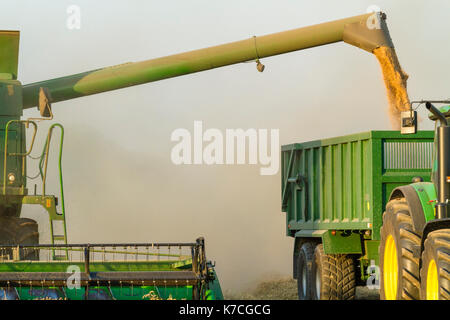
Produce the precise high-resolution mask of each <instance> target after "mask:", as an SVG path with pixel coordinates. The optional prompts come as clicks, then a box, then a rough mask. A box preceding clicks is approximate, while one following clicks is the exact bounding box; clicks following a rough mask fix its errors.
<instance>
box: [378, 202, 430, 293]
mask: <svg viewBox="0 0 450 320" xmlns="http://www.w3.org/2000/svg"><path fill="white" fill-rule="evenodd" d="M409 210H410V209H409V206H408V203H407V201H406V199H404V198H400V199H392V200H390V201H389V202H388V203H387V205H386V211H385V212H384V214H383V226H382V227H381V231H380V233H381V241H380V247H379V257H380V298H381V299H382V300H418V299H420V280H419V279H420V273H419V257H417V256H415V255H414V250H415V248H420V241H421V237H420V235H418V234H417V233H416V232H415V231H414V227H413V222H412V218H411V214H410V211H409Z"/></svg>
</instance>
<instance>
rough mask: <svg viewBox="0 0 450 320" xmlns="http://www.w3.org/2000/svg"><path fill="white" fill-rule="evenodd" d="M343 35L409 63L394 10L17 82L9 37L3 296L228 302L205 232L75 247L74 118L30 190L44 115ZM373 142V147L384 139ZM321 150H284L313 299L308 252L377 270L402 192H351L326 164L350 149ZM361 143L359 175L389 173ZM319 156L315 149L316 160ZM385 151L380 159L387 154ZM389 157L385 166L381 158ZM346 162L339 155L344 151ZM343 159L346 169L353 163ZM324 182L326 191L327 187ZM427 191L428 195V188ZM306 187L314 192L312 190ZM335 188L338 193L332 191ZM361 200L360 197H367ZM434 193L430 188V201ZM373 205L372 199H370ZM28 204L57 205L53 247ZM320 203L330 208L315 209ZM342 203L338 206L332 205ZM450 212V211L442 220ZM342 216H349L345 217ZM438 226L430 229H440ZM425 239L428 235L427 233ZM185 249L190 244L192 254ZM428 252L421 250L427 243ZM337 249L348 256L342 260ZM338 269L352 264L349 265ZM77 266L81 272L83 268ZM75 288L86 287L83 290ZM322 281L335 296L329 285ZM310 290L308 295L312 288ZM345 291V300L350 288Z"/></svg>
mask: <svg viewBox="0 0 450 320" xmlns="http://www.w3.org/2000/svg"><path fill="white" fill-rule="evenodd" d="M339 41H345V42H346V43H349V44H352V45H354V46H356V47H359V48H362V49H364V50H366V51H369V52H374V51H375V50H377V49H378V48H385V49H388V50H391V49H392V52H393V56H392V58H394V60H395V61H396V60H397V58H396V56H395V51H393V45H392V42H391V40H390V37H389V34H388V31H387V27H386V24H385V15H384V14H383V13H370V14H365V15H360V16H355V17H351V18H346V19H341V20H336V21H332V22H327V23H323V24H319V25H315V26H310V27H304V28H299V29H294V30H290V31H285V32H280V33H275V34H271V35H266V36H261V37H252V38H250V39H247V40H242V41H237V42H232V43H228V44H223V45H219V46H215V47H209V48H205V49H201V50H196V51H191V52H186V53H181V54H176V55H171V56H167V57H162V58H157V59H152V60H147V61H143V62H137V63H126V64H122V65H118V66H113V67H108V68H104V69H98V70H93V71H89V72H84V73H80V74H76V75H71V76H66V77H62V78H57V79H52V80H47V81H42V82H37V83H32V84H28V85H22V84H21V83H20V82H19V81H17V70H18V48H19V32H17V31H2V32H0V48H1V50H0V127H1V128H2V129H1V130H0V135H1V136H0V143H1V146H2V152H3V156H2V157H1V159H2V161H1V162H0V164H1V166H2V167H3V174H2V175H1V184H2V194H1V196H0V216H1V217H0V230H1V231H0V247H1V249H0V251H1V262H0V287H2V288H3V293H0V294H3V298H7V299H36V298H40V299H45V298H54V299H146V298H151V299H169V298H174V299H221V298H223V297H222V293H221V290H220V285H219V283H218V280H217V276H216V274H215V271H214V268H213V266H212V265H211V264H210V263H209V262H208V261H207V260H206V256H205V246H204V241H203V239H198V240H197V241H196V242H195V243H180V244H178V243H177V244H167V243H166V244H162V243H160V244H157V243H154V244H152V243H146V244H84V245H83V244H67V231H66V225H65V215H66V213H65V210H64V193H63V183H62V171H61V159H62V142H63V136H64V131H63V127H62V125H60V124H53V125H51V126H50V129H49V132H48V136H47V141H46V143H45V145H44V150H43V152H42V155H41V156H40V157H39V158H38V159H39V168H40V177H41V179H42V193H41V194H40V195H38V194H37V190H36V187H35V188H34V193H33V195H29V192H28V189H27V187H26V182H27V181H26V158H27V157H29V156H30V153H31V151H32V148H33V144H34V140H35V136H36V131H37V122H38V121H41V120H51V119H53V111H52V108H51V104H52V103H56V102H59V101H65V100H69V99H74V98H77V97H82V96H87V95H92V94H96V93H101V92H107V91H111V90H116V89H120V88H125V87H129V86H134V85H139V84H144V83H148V82H152V81H159V80H163V79H167V78H171V77H177V76H181V75H185V74H190V73H194V72H200V71H205V70H209V69H213V68H218V67H222V66H227V65H231V64H236V63H241V62H247V61H255V62H256V65H257V69H258V71H260V72H262V71H263V70H264V65H263V64H262V63H261V62H260V59H261V58H264V57H269V56H274V55H278V54H282V53H287V52H292V51H297V50H302V49H306V48H311V47H315V46H320V45H325V44H330V43H335V42H339ZM35 106H37V107H38V110H39V111H40V115H41V117H40V118H28V119H22V115H23V110H26V109H29V108H33V107H35ZM55 128H59V129H60V133H61V140H60V141H61V143H60V149H59V176H60V190H61V193H60V195H59V198H57V197H56V196H55V195H48V194H47V193H46V177H47V164H48V157H49V152H50V141H51V137H52V133H53V130H54V129H55ZM27 130H33V135H32V137H33V138H32V141H31V142H30V143H29V146H27V144H26V141H25V135H26V131H27ZM359 137H360V139H361V141H362V140H364V139H366V140H367V139H368V138H369V137H371V135H370V134H368V135H360V136H359ZM389 137H391V138H392V139H393V140H392V143H394V144H395V143H398V142H401V141H403V140H402V139H401V138H400V136H398V135H397V134H396V133H392V134H391V135H389ZM410 137H411V138H410V139H412V140H411V141H422V140H423V139H428V140H427V141H432V137H431V135H430V134H428V133H422V134H418V135H415V136H414V135H411V136H410ZM384 138H385V137H384ZM384 138H383V137H380V139H378V140H376V141H377V142H376V144H375V146H376V147H378V149H377V150H378V151H380V150H381V149H380V148H381V146H382V145H383V143H384V140H382V139H384ZM366 140H364V141H366ZM352 141H353V140H352ZM369 141H371V142H370V143H372V140H369ZM329 142H330V145H331V146H335V145H337V144H339V141H338V140H330V141H329ZM372 145H373V143H372V144H370V146H372ZM311 148H312V149H311V150H315V151H314V152H310V153H307V152H303V151H302V150H303V149H304V146H303V145H299V144H295V145H292V146H288V147H284V149H283V154H282V156H283V164H284V168H283V208H284V209H285V210H287V212H288V214H287V217H288V219H287V221H288V227H287V230H288V234H289V235H291V236H295V237H296V242H295V243H296V246H295V251H294V257H295V258H294V264H295V266H296V269H295V270H298V268H300V269H299V270H300V271H299V272H296V274H295V275H296V277H298V276H299V275H300V276H299V288H300V289H302V288H306V292H307V293H306V294H305V297H307V298H308V297H310V295H309V292H310V291H311V290H312V289H311V283H312V282H311V281H312V280H311V279H312V278H311V270H309V269H308V268H309V267H308V268H306V269H305V270H306V271H305V272H303V271H302V270H303V269H302V268H301V267H302V266H304V265H305V264H303V262H304V260H302V259H301V257H302V252H306V258H307V262H308V263H307V264H306V265H307V266H310V265H312V266H313V269H314V266H315V264H311V263H310V262H311V255H312V251H313V250H314V247H316V248H322V247H321V246H319V245H318V244H319V243H320V242H321V241H322V240H323V241H324V244H325V246H324V250H325V253H323V254H322V255H321V256H320V257H321V258H322V259H328V260H327V261H331V260H332V259H335V258H333V257H337V258H336V259H335V260H336V261H338V262H339V263H340V262H343V263H345V264H348V263H350V262H349V261H350V260H348V259H344V258H340V257H347V256H346V255H343V254H353V255H355V256H356V257H359V260H358V261H359V262H360V264H361V266H366V264H367V262H368V261H369V259H372V258H373V259H375V258H374V257H375V256H376V254H375V252H376V250H377V247H378V242H377V241H378V240H379V228H380V227H381V210H382V208H383V206H384V205H383V201H382V197H383V195H386V194H387V193H389V192H390V190H391V189H393V186H392V185H391V186H390V187H389V188H390V189H389V188H387V189H386V188H385V189H383V190H381V191H380V190H379V189H376V188H378V186H377V185H376V183H375V181H378V182H380V181H382V180H380V179H382V178H380V179H378V180H373V182H372V183H365V184H362V183H361V180H357V179H356V178H355V179H356V180H354V181H356V182H354V183H355V184H354V186H353V185H352V186H353V187H352V188H353V189H351V190H353V193H346V192H343V191H342V190H340V191H339V190H338V189H339V188H338V187H337V185H336V184H333V183H334V182H333V181H335V180H334V179H338V178H327V179H331V180H324V179H322V178H324V177H325V173H324V172H325V171H324V170H325V168H326V170H328V169H329V170H333V169H332V167H331V166H330V164H329V162H328V161H330V160H327V162H323V161H325V159H328V158H326V157H332V158H333V159H335V158H336V157H338V155H339V154H340V155H341V156H342V155H343V154H344V153H342V152H343V151H342V150H343V149H339V150H341V151H326V152H325V150H331V149H329V148H328V149H327V148H325V147H321V144H320V143H319V144H317V145H314V146H312V147H311ZM321 148H322V149H321ZM333 148H334V147H333ZM352 148H355V149H351V150H354V151H355V152H359V153H357V154H355V156H354V157H355V158H354V160H355V162H354V170H358V168H359V171H357V172H358V174H359V177H360V178H361V177H365V178H366V179H369V178H368V177H369V176H370V175H371V174H377V175H378V174H379V172H378V171H380V170H381V168H382V164H381V162H377V163H374V164H371V166H367V165H366V164H368V162H362V161H363V160H362V158H361V156H362V155H364V156H366V157H367V156H370V155H372V153H371V150H374V149H370V147H367V146H366V144H364V143H363V142H358V143H356V145H355V147H352ZM358 148H359V149H358ZM317 150H319V151H317ZM333 150H334V149H333ZM346 150H350V149H346ZM401 150H403V149H401ZM317 152H319V153H317ZM327 152H328V153H327ZM330 152H331V153H330ZM337 152H341V153H337ZM348 152H350V151H348ZM307 154H308V155H309V156H308V158H305V155H307ZM302 155H303V157H302ZM373 156H374V157H375V154H373ZM311 157H312V158H311ZM302 159H303V160H302ZM305 159H313V161H316V160H317V159H320V160H317V161H319V163H321V164H322V165H319V166H317V167H313V166H312V165H311V166H307V167H306V166H305V163H306V162H305ZM380 159H381V158H379V161H381V160H380ZM300 160H301V161H300ZM320 161H322V162H320ZM336 161H339V159H337V158H336ZM340 161H342V158H341V160H340ZM338 163H340V164H341V166H342V165H343V162H338ZM352 168H353V167H352ZM311 170H312V171H311ZM321 170H322V171H321ZM352 170H353V169H352ZM365 170H372V171H365ZM374 170H378V171H376V172H375V171H374ZM327 172H328V173H327V174H328V176H327V177H333V172H336V173H337V171H327ZM355 172H356V171H355ZM421 172H422V171H421ZM319 173H320V174H319ZM318 177H319V178H318ZM388 178H389V177H388ZM388 178H386V179H388ZM402 178H404V179H403V180H402V181H400V182H397V180H395V177H394V178H392V179H394V180H395V181H394V180H392V179H391V180H392V181H394V184H395V183H397V184H401V183H403V182H404V183H406V182H407V181H406V180H407V178H408V179H409V175H402ZM317 179H319V180H317ZM405 179H406V180H405ZM388 180H389V179H388ZM391 180H389V181H391ZM316 181H317V183H318V182H320V181H322V182H321V183H322V184H319V185H317V186H315V184H314V183H316ZM339 181H342V180H339ZM352 181H353V180H352ZM364 181H366V180H364ZM386 181H387V180H386ZM330 183H331V184H330ZM380 183H381V182H380ZM319 186H323V187H324V188H319ZM331 186H333V187H332V189H330V188H331ZM325 187H326V188H328V189H325ZM342 187H343V185H342ZM364 188H367V189H364ZM412 188H414V187H412ZM418 188H419V189H420V190H422V189H421V187H418ZM423 188H424V190H427V191H426V193H427V192H428V191H429V190H431V189H432V188H431V187H430V186H429V185H426V186H424V187H423ZM419 189H417V190H419ZM305 190H307V191H308V192H307V193H305ZM324 190H327V191H326V192H327V193H326V194H325V193H324V192H325V191H324ZM377 190H378V191H377ZM396 190H400V189H396ZM415 190H416V189H415ZM369 191H370V192H372V193H370V192H369ZM330 192H336V196H331V194H330ZM401 192H402V191H401V190H400V191H398V192H397V193H395V194H394V196H395V199H397V198H399V197H400V196H399V195H400V194H402V193H401ZM430 192H432V191H430ZM338 194H340V195H342V197H345V195H346V194H348V196H349V197H352V196H353V194H354V195H355V198H353V199H354V200H353V202H351V201H350V200H349V201H350V202H351V203H354V207H352V209H351V210H350V207H344V209H343V210H341V209H338V208H343V207H342V203H341V202H338V203H334V202H332V201H334V199H341V198H339V197H338V196H337V195H338ZM427 194H428V193H427ZM356 197H359V198H358V199H359V200H357V198H356ZM371 197H372V198H371ZM405 197H407V196H405ZM434 198H435V197H434ZM434 198H433V196H432V195H430V199H434ZM305 199H306V202H305ZM325 199H329V200H327V201H329V202H325ZM407 199H408V198H407ZM58 200H59V202H60V204H61V206H60V208H61V210H60V211H59V212H58V211H57V206H58ZM366 200H367V201H368V202H367V203H366V202H364V201H366ZM444 200H445V199H444ZM330 201H331V202H330ZM442 201H443V200H442V199H441V198H439V202H438V204H439V205H442V203H443V202H442ZM304 203H308V206H306V207H305V206H304ZM322 203H323V205H322ZM325 203H326V204H325ZM22 204H35V205H40V206H42V207H43V208H45V209H46V211H47V212H48V215H49V219H50V234H51V239H50V240H51V244H49V245H40V244H39V237H38V232H37V230H38V226H37V224H36V222H35V221H33V220H31V219H26V218H20V215H21V208H22ZM313 204H314V205H315V206H319V207H317V208H316V207H313V206H312V205H313ZM339 205H340V207H339ZM331 207H335V208H336V209H331ZM324 210H325V211H324ZM330 210H331V211H330ZM336 210H341V211H336ZM346 210H347V211H346ZM348 210H350V211H348ZM358 210H359V211H358ZM329 211H330V212H333V214H334V212H340V214H341V215H342V214H343V213H342V212H344V211H346V212H348V214H350V213H355V215H354V216H351V219H346V218H344V216H343V215H342V216H341V217H342V219H341V220H336V219H337V218H335V216H330V217H333V218H332V219H331V220H330V219H329V218H328V217H327V214H328V212H329ZM427 212H428V211H427ZM346 214H347V213H346ZM444 216H445V215H440V216H439V217H440V218H442V217H444ZM426 217H427V219H428V218H429V217H431V216H430V215H427V216H426ZM302 219H303V220H302ZM327 219H328V220H327ZM355 219H356V220H357V221H355ZM336 221H337V223H335V222H336ZM58 224H59V230H62V231H60V233H57V232H56V230H57V228H58V226H57V225H58ZM396 230H397V231H396V232H398V231H399V229H396ZM426 230H427V231H430V230H431V229H426ZM430 235H431V233H430ZM424 238H426V234H425V233H424V237H423V239H424ZM335 240H336V241H337V242H335ZM366 240H367V241H366ZM347 243H349V245H347ZM316 245H317V246H316ZM425 247H427V243H425ZM183 249H185V251H184V252H183ZM186 250H187V251H186ZM317 250H319V251H320V250H321V249H317ZM317 250H316V251H317ZM346 250H347V251H346ZM416 251H418V252H420V251H421V247H420V242H419V246H418V249H417V250H416ZM320 252H322V251H320ZM324 254H326V255H328V256H326V255H324ZM334 254H339V255H337V256H334ZM297 257H298V258H299V259H297ZM351 261H353V260H351ZM399 265H400V264H399ZM336 267H337V268H341V266H336ZM322 268H323V267H322ZM69 270H70V271H69ZM77 270H80V272H79V273H76V272H75V273H73V272H74V271H77ZM339 270H341V269H339ZM351 270H353V269H351ZM361 270H362V271H363V270H364V269H361ZM302 272H303V273H302ZM316 274H317V272H316ZM363 274H364V272H361V277H363ZM76 275H78V278H75V279H74V278H73V277H76ZM399 279H400V277H399ZM77 284H78V286H77ZM343 284H344V283H343V282H342V283H339V284H338V285H339V286H340V287H339V288H341V287H342V285H343ZM323 285H324V284H323V282H322V286H323ZM74 286H75V288H73V287H74ZM321 288H322V292H323V287H321ZM319 289H320V288H319ZM339 290H340V289H339ZM1 291H2V290H0V292H1ZM299 291H300V293H301V292H303V289H302V290H299ZM341 291H342V290H340V291H339V292H341ZM337 296H338V297H341V296H340V295H339V294H338V295H337ZM320 297H321V298H323V297H325V298H326V297H327V296H325V295H324V296H322V295H320Z"/></svg>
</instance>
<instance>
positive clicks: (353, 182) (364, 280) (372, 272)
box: [281, 103, 450, 300]
mask: <svg viewBox="0 0 450 320" xmlns="http://www.w3.org/2000/svg"><path fill="white" fill-rule="evenodd" d="M427 108H429V109H430V110H431V111H432V112H434V114H439V115H440V116H441V118H438V117H437V116H434V120H436V119H437V120H439V119H443V120H441V121H442V123H441V126H439V127H437V130H436V136H437V137H436V139H435V132H433V131H419V132H417V133H415V134H401V133H400V132H399V131H370V132H364V133H359V134H353V135H348V136H343V137H337V138H331V139H324V140H317V141H312V142H305V143H295V144H290V145H285V146H283V147H282V155H281V161H282V210H283V211H284V212H285V213H286V233H287V235H288V236H290V237H293V238H294V239H295V242H294V252H293V266H294V268H293V269H294V278H296V279H297V282H298V294H299V298H300V299H339V300H340V299H353V298H354V296H355V287H356V286H357V285H369V286H376V285H377V284H379V285H380V289H381V298H382V299H419V298H422V299H443V300H448V299H449V295H448V293H449V292H450V291H449V289H450V287H449V286H450V277H448V275H449V271H448V270H450V269H449V266H450V232H449V229H448V228H449V226H450V223H449V219H448V216H447V215H446V212H445V211H444V210H443V211H444V212H443V213H439V212H438V210H437V207H438V206H439V205H441V206H442V207H444V209H446V206H447V203H448V200H446V199H448V191H447V189H446V188H448V183H449V182H450V174H449V173H450V171H449V166H448V160H447V157H449V154H448V153H449V149H448V146H447V144H448V141H447V139H448V136H443V135H442V133H439V132H441V131H443V130H442V128H444V130H446V131H444V133H445V134H448V133H447V132H450V131H448V129H446V128H448V126H447V125H446V123H445V124H444V120H445V117H444V116H443V115H442V113H439V111H438V110H437V109H436V108H434V107H433V106H432V105H431V104H430V103H427ZM442 110H443V112H446V113H445V116H450V112H448V110H449V108H448V107H447V108H444V109H442ZM439 141H441V142H439ZM442 164H444V165H442ZM441 170H447V171H445V172H444V173H442V172H441ZM440 172H441V173H440ZM439 175H441V178H440V177H439ZM442 177H443V178H442ZM442 179H443V180H444V183H441V185H444V187H443V188H442V189H443V190H444V191H445V192H446V193H445V196H444V197H443V200H440V198H439V192H437V190H439V188H438V187H437V186H436V185H439V183H440V181H442ZM431 181H433V182H434V183H433V182H431ZM433 245H435V246H433Z"/></svg>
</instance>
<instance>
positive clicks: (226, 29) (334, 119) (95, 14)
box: [0, 0, 450, 289]
mask: <svg viewBox="0 0 450 320" xmlns="http://www.w3.org/2000/svg"><path fill="white" fill-rule="evenodd" d="M0 4H1V6H0V21H1V27H0V29H17V30H20V31H21V45H20V67H19V79H20V80H21V81H22V82H23V83H24V84H26V83H30V82H34V81H40V80H45V79H49V78H54V77H59V76H64V75H68V74H73V73H79V72H82V71H87V70H91V69H95V68H99V67H104V66H110V65H115V64H119V63H124V62H128V61H140V60H145V59H149V58H156V57H159V56H164V55H169V54H173V53H178V52H183V51H188V50H193V49H198V48H203V47H207V46H211V45H216V44H221V43H225V42H230V41H235V40H241V39H246V38H249V37H251V36H253V35H264V34H268V33H273V32H278V31H284V30H288V29H293V28H297V27H301V26H307V25H311V24H316V23H321V22H325V21H329V20H334V19H340V18H345V17H348V16H353V15H358V14H362V13H365V12H366V9H367V7H368V6H369V5H373V4H374V5H377V6H378V7H380V8H381V9H382V10H383V11H384V12H386V13H387V16H388V21H387V22H388V27H389V29H390V33H391V36H392V39H393V42H394V44H395V47H396V50H397V54H398V56H399V59H400V62H401V64H402V67H403V68H404V69H405V71H406V72H407V73H408V74H409V75H410V79H409V82H408V91H409V94H410V98H411V99H413V100H414V99H422V98H434V99H436V98H449V97H450V92H449V90H448V89H449V80H448V74H449V71H450V62H449V59H448V56H449V54H448V53H449V51H450V42H449V41H448V38H449V31H450V19H449V13H450V2H449V1H447V0H442V1H437V0H430V1H410V0H409V1H407V0H404V1H400V0H397V1H392V0H391V1H331V0H329V1H325V0H323V1H299V0H298V1H294V0H290V1H288V0H279V1H264V0H258V1H234V0H232V1H231V0H229V1H211V0H201V1H200V0H195V1H194V0H189V1H187V0H177V1H175V0H173V1H162V0H161V1H150V0H145V1H144V0H129V1H125V0H122V1H111V0H109V1H106V0H96V1H92V0H91V1H75V0H73V1H65V0H59V1H55V0H48V1H45V0H33V1H31V0H29V1H25V0H16V1H4V0H0ZM71 4H76V5H78V6H79V7H80V8H81V29H80V30H69V29H68V28H67V27H66V19H67V17H68V15H67V13H66V9H67V7H68V6H69V5H71ZM263 63H264V64H265V65H266V70H265V71H264V73H259V72H257V71H256V68H255V65H254V64H253V63H245V64H239V65H234V66H229V67H225V68H221V69H216V70H212V71H208V72H203V73H198V74H193V75H188V76H184V77H180V78H176V79H169V80H164V81H161V82H156V83H151V84H147V85H142V86H138V87H133V88H128V89H123V90H119V91H116V92H111V93H105V94H101V95H96V96H90V97H86V98H80V99H76V100H72V101H67V102H62V103H59V104H55V105H54V113H55V119H56V120H57V121H58V122H61V123H62V124H63V125H65V127H66V141H65V145H64V150H65V153H64V178H65V180H64V181H65V187H66V189H65V192H66V206H67V215H68V223H69V239H70V241H71V242H100V241H130V242H147V241H148V242H151V241H192V240H194V239H195V237H196V236H199V235H203V236H205V237H206V244H207V255H208V257H209V258H210V259H212V260H215V261H216V262H217V270H218V273H219V277H221V279H222V285H223V287H225V288H231V289H236V288H242V287H243V286H244V285H247V284H249V283H251V282H253V281H257V280H260V279H261V278H263V277H265V276H267V275H270V274H281V275H290V274H291V271H292V270H291V269H292V244H293V241H292V239H290V238H287V237H286V236H285V220H284V219H285V216H284V214H283V213H281V212H280V211H281V209H280V207H281V205H280V193H281V191H280V175H275V176H260V175H259V166H249V165H241V166H237V165H235V166H217V165H216V166H193V165H192V166H175V165H173V164H172V162H171V161H170V150H171V148H172V147H173V145H174V143H173V142H171V141H170V134H171V132H172V131H173V130H175V129H177V128H187V129H188V130H192V128H193V122H194V120H202V121H203V124H204V127H206V128H219V129H221V130H225V129H226V128H243V129H247V128H267V129H271V128H276V129H279V130H280V142H281V143H282V144H286V143H292V142H302V141H308V140H311V139H320V138H323V137H330V136H338V135H343V134H349V133H356V132H360V131H366V130H380V129H381V130H389V129H390V124H389V119H388V117H387V113H386V110H387V99H386V95H385V91H384V85H383V82H382V77H381V73H380V69H379V66H378V64H377V61H376V59H375V57H374V56H373V55H371V54H369V53H367V52H365V51H362V50H359V49H357V48H355V47H352V46H349V45H347V44H344V43H339V44H333V45H328V46H324V47H319V48H313V49H309V50H305V51H300V52H294V53H290V54H286V55H280V56H277V57H272V58H267V59H263ZM421 114H424V112H423V111H422V112H421ZM32 115H36V113H35V112H34V111H26V112H25V115H24V116H25V117H28V116H32ZM419 126H421V127H422V128H426V129H428V128H431V124H430V123H429V122H428V121H426V120H423V121H422V122H421V123H420V124H419ZM43 133H44V132H43V131H42V132H41V134H43ZM41 142H42V140H41ZM41 146H42V143H40V144H38V146H37V147H39V148H41ZM36 153H37V152H36ZM33 170H34V167H33V166H31V165H30V171H33ZM30 174H34V172H30ZM31 185H32V184H30V186H31ZM24 215H26V216H32V217H34V218H36V219H38V220H39V222H41V223H42V224H41V229H40V231H41V233H42V234H43V235H45V232H46V231H45V229H46V227H45V226H46V223H47V217H45V215H43V214H42V213H37V212H36V211H34V212H33V213H30V214H27V213H24ZM46 240H48V239H45V237H42V239H41V241H46Z"/></svg>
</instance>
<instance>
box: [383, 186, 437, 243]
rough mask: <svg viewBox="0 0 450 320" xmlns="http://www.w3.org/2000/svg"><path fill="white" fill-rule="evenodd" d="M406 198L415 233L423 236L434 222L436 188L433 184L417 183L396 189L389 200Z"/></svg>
mask: <svg viewBox="0 0 450 320" xmlns="http://www.w3.org/2000/svg"><path fill="white" fill-rule="evenodd" d="M400 197H404V198H405V199H406V201H407V202H408V206H409V210H410V212H411V218H412V221H413V227H414V231H415V232H416V233H417V234H420V235H421V236H422V233H423V231H424V228H425V225H426V223H427V222H428V221H431V220H433V219H434V218H435V217H434V214H435V209H434V202H435V200H436V188H435V186H434V184H433V183H431V182H417V183H412V184H409V185H405V186H401V187H398V188H395V189H394V190H393V191H392V193H391V196H390V197H389V200H392V199H395V198H400Z"/></svg>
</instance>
